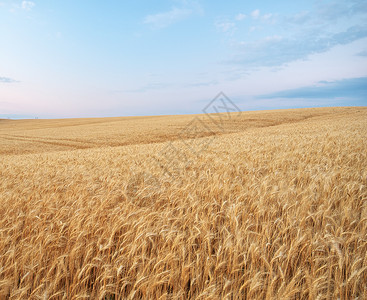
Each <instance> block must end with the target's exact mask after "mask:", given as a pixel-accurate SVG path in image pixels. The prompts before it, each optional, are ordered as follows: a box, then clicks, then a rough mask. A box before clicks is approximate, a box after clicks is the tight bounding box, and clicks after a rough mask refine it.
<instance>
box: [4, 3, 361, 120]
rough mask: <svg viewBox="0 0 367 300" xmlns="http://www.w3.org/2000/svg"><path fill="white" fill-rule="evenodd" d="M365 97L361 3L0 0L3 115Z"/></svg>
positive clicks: (102, 113)
mask: <svg viewBox="0 0 367 300" xmlns="http://www.w3.org/2000/svg"><path fill="white" fill-rule="evenodd" d="M219 92H223V93H224V94H225V95H227V97H228V98H229V99H231V100H232V101H233V103H235V104H236V105H237V106H238V107H239V108H240V109H241V110H243V111H248V110H265V109H283V108H302V107H325V106H366V105H367V0H348V1H347V0H307V1H306V0H298V1H290V0H278V1H270V0H259V1H245V0H242V1H239V0H233V1H213V0H211V1H210V0H156V1H151V0H150V1H149V0H135V1H132V0H130V1H128V0H125V1H115V0H109V1H91V0H90V1H86V0H78V1H75V0H63V1H56V0H47V1H46V0H43V1H41V0H32V1H10V0H0V118H6V117H9V118H35V117H38V118H69V117H112V116H134V115H163V114H189V113H201V112H202V110H203V108H204V107H205V106H206V105H207V104H208V103H210V101H211V100H212V99H213V98H214V97H215V96H216V95H217V94H218V93H219Z"/></svg>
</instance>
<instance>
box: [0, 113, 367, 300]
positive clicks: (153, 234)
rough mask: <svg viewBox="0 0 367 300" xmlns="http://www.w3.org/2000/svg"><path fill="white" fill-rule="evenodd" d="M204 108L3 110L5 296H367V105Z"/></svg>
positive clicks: (0, 191) (0, 253)
mask: <svg viewBox="0 0 367 300" xmlns="http://www.w3.org/2000/svg"><path fill="white" fill-rule="evenodd" d="M194 117H195V116H178V117H174V116H165V117H150V118H136V119H134V118H126V119H125V118H113V119H80V120H24V121H8V120H3V121H0V140H1V142H2V145H0V153H2V157H1V160H0V176H1V177H0V178H1V180H0V201H1V202H0V204H1V205H0V298H1V299H188V298H191V299H221V298H223V299H243V298H245V299H338V298H339V299H367V168H366V166H367V109H366V108H362V107H360V108H322V109H303V110H285V111H274V112H270V111H269V112H249V113H243V114H242V115H241V116H238V117H233V118H230V119H228V120H226V121H225V123H224V127H222V128H218V127H216V126H214V124H213V123H211V120H210V119H207V118H206V117H207V116H199V117H200V118H202V119H203V120H204V121H203V122H204V123H205V124H206V126H207V127H208V128H209V129H210V130H209V132H208V131H207V130H204V129H203V131H202V132H201V133H200V132H199V133H197V135H196V136H195V137H194V138H193V139H189V137H192V136H191V135H190V133H188V132H187V131H185V128H186V127H185V126H186V124H188V123H189V122H190V120H192V119H193V118H194ZM196 117H197V116H196ZM207 127H205V128H207ZM101 137H102V139H101ZM124 144H126V145H125V146H121V145H124ZM172 149H173V151H176V152H174V157H175V159H174V160H173V161H171V160H170V158H171V157H172V156H171V154H172V153H170V152H171V151H172ZM60 150H63V151H60Z"/></svg>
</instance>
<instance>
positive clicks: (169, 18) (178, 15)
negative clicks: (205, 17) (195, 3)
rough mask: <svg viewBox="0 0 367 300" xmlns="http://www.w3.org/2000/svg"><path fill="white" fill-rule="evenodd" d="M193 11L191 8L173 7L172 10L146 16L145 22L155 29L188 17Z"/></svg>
mask: <svg viewBox="0 0 367 300" xmlns="http://www.w3.org/2000/svg"><path fill="white" fill-rule="evenodd" d="M192 13H193V11H192V10H190V9H185V8H177V7H173V8H172V9H171V10H170V11H167V12H163V13H158V14H154V15H148V16H146V17H145V19H144V23H145V24H148V25H151V26H152V28H155V29H159V28H164V27H167V26H169V25H171V24H173V23H176V22H178V21H180V20H183V19H185V18H187V17H188V16H190V15H191V14H192Z"/></svg>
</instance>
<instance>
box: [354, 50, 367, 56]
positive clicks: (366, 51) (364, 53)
mask: <svg viewBox="0 0 367 300" xmlns="http://www.w3.org/2000/svg"><path fill="white" fill-rule="evenodd" d="M356 55H357V56H367V50H363V51H361V52H358V53H357V54H356Z"/></svg>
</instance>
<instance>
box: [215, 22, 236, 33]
mask: <svg viewBox="0 0 367 300" xmlns="http://www.w3.org/2000/svg"><path fill="white" fill-rule="evenodd" d="M215 26H216V27H217V29H218V31H221V32H227V33H233V32H234V31H235V30H236V24H235V23H234V22H230V21H221V22H217V23H215Z"/></svg>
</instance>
